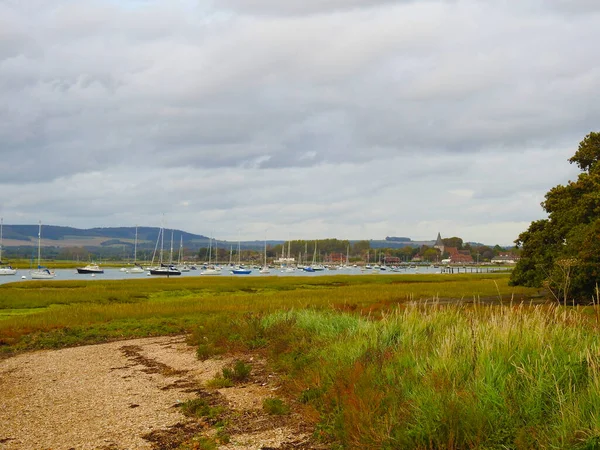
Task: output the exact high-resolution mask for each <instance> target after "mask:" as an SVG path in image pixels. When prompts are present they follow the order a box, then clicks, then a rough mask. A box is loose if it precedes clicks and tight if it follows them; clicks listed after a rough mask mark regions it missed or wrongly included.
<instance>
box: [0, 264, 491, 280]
mask: <svg viewBox="0 0 600 450" xmlns="http://www.w3.org/2000/svg"><path fill="white" fill-rule="evenodd" d="M475 269H476V268H473V270H475ZM491 269H492V268H491ZM491 269H489V270H491ZM464 270H465V269H463V273H464ZM486 270H488V269H486ZM54 272H55V273H56V278H54V279H52V280H31V277H30V276H29V269H20V270H17V273H16V275H3V276H0V284H5V283H18V282H23V281H35V282H42V281H51V282H52V281H58V280H89V281H94V280H131V279H144V278H148V279H150V278H166V277H165V276H160V275H158V276H154V275H149V274H148V273H147V272H146V273H127V272H123V271H121V270H120V269H115V268H105V269H104V273H98V274H79V273H77V270H76V269H56V270H55V271H54ZM201 272H202V270H200V269H198V270H190V271H189V272H182V274H181V275H177V276H171V277H169V278H175V279H178V278H189V277H196V278H209V277H214V276H215V275H201ZM432 273H442V269H441V268H440V267H432V266H418V267H416V268H414V267H413V268H411V267H406V268H401V269H398V270H397V271H392V270H391V269H389V268H388V269H387V270H380V269H371V270H365V269H362V268H359V267H346V268H342V269H337V270H329V269H326V270H321V271H316V272H305V271H304V270H299V269H296V270H294V271H293V272H286V271H285V270H281V269H279V268H276V269H270V273H268V274H262V273H260V272H259V269H252V272H251V273H250V274H248V275H233V274H231V273H230V271H229V270H228V269H227V268H223V270H222V271H221V275H216V276H219V277H238V278H239V277H269V276H271V277H321V276H332V275H357V276H358V275H373V274H382V275H383V274H385V275H392V274H394V275H399V276H401V275H403V274H413V275H414V274H432Z"/></svg>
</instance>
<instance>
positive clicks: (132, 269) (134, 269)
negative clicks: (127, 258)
mask: <svg viewBox="0 0 600 450" xmlns="http://www.w3.org/2000/svg"><path fill="white" fill-rule="evenodd" d="M137 243H138V227H137V225H136V226H135V241H133V267H129V268H127V270H126V271H127V273H146V271H145V270H144V268H143V267H142V266H140V265H139V264H138V262H137Z"/></svg>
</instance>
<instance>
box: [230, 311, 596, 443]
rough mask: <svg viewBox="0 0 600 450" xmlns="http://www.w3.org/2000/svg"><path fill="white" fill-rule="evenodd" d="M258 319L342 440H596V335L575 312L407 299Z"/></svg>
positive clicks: (290, 384) (325, 425)
mask: <svg viewBox="0 0 600 450" xmlns="http://www.w3.org/2000/svg"><path fill="white" fill-rule="evenodd" d="M255 319H256V318H253V319H252V321H253V322H254V321H255ZM261 322H262V325H263V328H262V330H261V331H260V334H261V335H262V336H263V337H264V339H265V340H266V342H267V344H266V346H265V348H264V349H263V350H264V351H265V352H267V354H268V355H269V359H270V361H271V362H272V365H273V367H275V368H276V369H277V370H279V371H280V372H281V373H282V374H284V376H287V383H286V390H287V392H288V393H289V394H290V395H291V396H292V397H293V398H296V399H297V400H299V401H300V402H301V403H304V404H305V405H309V406H312V407H313V408H314V410H315V411H317V412H318V414H319V417H320V419H319V425H318V430H319V433H320V435H321V436H322V438H323V439H326V440H331V441H334V442H338V443H341V444H342V446H343V447H344V448H389V449H393V448H417V449H434V448H435V449H438V448H454V449H458V448H519V449H521V448H522V449H526V448H582V449H583V448H590V449H591V448H597V445H598V442H600V422H599V421H598V417H600V337H599V335H598V330H597V329H596V328H595V326H594V325H593V322H592V321H591V320H589V317H587V316H586V315H585V314H581V312H580V311H578V310H575V309H571V310H565V309H562V308H560V307H556V306H524V305H518V306H512V307H511V306H481V305H475V306H473V305H462V306H456V305H446V306H444V305H439V304H438V305H436V304H430V305H428V306H424V305H419V304H411V305H402V306H401V307H398V308H396V309H395V310H393V311H391V312H389V313H388V314H387V315H385V317H384V318H383V319H381V320H378V321H374V320H371V319H369V318H365V317H361V316H358V315H354V314H353V315H350V314H345V313H339V312H335V311H331V310H302V311H287V312H275V313H271V314H266V315H264V317H263V318H262V321H261ZM240 326H241V325H240V324H239V323H238V324H237V328H240ZM255 328H256V326H255V324H254V323H252V324H251V325H250V326H249V329H255ZM238 332H239V331H238ZM251 334H252V333H251V332H248V333H247V335H248V336H250V335H251ZM235 345H236V347H238V348H239V345H240V344H239V342H236V344H235Z"/></svg>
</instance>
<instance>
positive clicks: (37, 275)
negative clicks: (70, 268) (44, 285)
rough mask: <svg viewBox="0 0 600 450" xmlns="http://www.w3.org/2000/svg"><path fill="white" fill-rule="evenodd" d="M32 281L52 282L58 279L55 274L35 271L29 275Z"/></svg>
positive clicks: (46, 271) (47, 271)
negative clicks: (55, 278)
mask: <svg viewBox="0 0 600 450" xmlns="http://www.w3.org/2000/svg"><path fill="white" fill-rule="evenodd" d="M29 275H30V276H31V279H32V280H52V279H53V278H54V277H56V274H55V273H54V272H50V271H49V270H34V271H33V272H30V274H29Z"/></svg>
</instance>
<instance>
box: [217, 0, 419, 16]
mask: <svg viewBox="0 0 600 450" xmlns="http://www.w3.org/2000/svg"><path fill="white" fill-rule="evenodd" d="M413 1H415V0H305V1H301V2H297V1H277V0H224V1H221V2H220V6H221V7H223V8H227V9H230V10H233V11H236V12H243V13H247V14H265V15H302V14H314V13H331V12H335V11H344V10H349V9H367V8H373V7H379V6H386V5H387V6H389V5H397V4H401V3H410V2H413Z"/></svg>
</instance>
